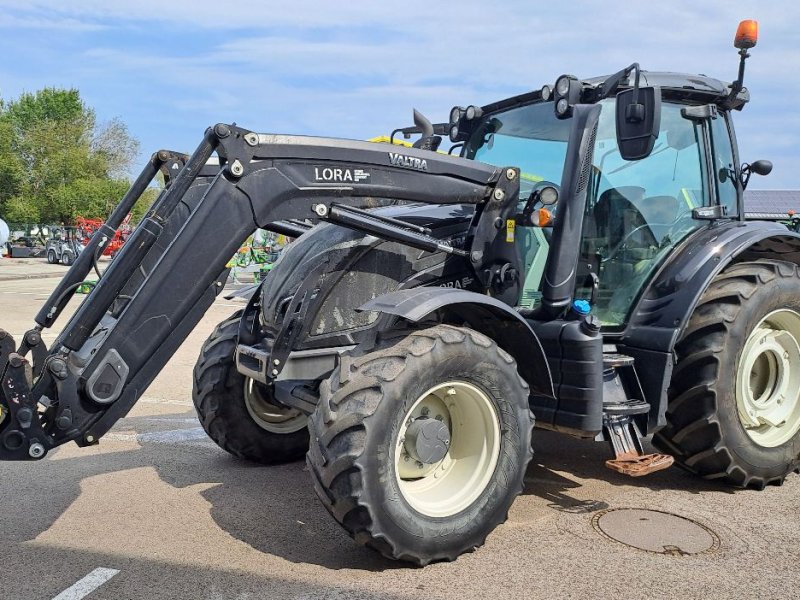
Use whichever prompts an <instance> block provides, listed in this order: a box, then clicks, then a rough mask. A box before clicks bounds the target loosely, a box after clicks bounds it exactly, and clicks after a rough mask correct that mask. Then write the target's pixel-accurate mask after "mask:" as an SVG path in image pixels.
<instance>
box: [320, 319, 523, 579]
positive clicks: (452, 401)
mask: <svg viewBox="0 0 800 600" xmlns="http://www.w3.org/2000/svg"><path fill="white" fill-rule="evenodd" d="M320 392H321V394H320V404H319V406H318V408H317V410H316V412H315V413H314V414H313V415H312V417H311V422H310V429H311V433H312V440H313V441H312V443H311V447H310V449H309V453H308V458H307V462H308V465H309V470H310V471H311V473H312V476H313V478H314V483H315V490H316V492H317V495H318V496H319V498H320V500H322V502H323V504H324V505H325V507H326V508H327V509H328V511H329V512H330V513H331V515H333V517H334V519H336V520H337V521H338V522H339V524H341V525H342V526H343V527H344V528H345V530H347V532H348V533H349V534H350V535H351V536H352V537H353V538H354V539H355V540H356V541H357V542H359V543H361V544H365V545H367V546H370V547H371V548H373V549H375V550H377V551H378V552H380V553H381V554H383V555H384V556H387V557H389V558H393V559H399V560H405V561H409V562H413V563H416V564H419V565H424V564H427V563H429V562H432V561H437V560H454V559H455V558H456V557H458V556H459V555H460V554H462V553H464V552H467V551H470V550H472V549H474V548H475V547H477V546H480V545H482V544H483V542H484V540H485V539H486V536H487V535H488V534H489V533H490V532H491V531H492V530H493V529H494V528H495V527H496V526H497V525H499V524H500V523H502V522H503V521H505V520H506V518H507V516H508V509H509V507H510V506H511V503H512V502H513V501H514V498H516V496H517V495H518V494H519V493H520V492H521V491H522V485H523V478H524V475H525V469H526V467H527V465H528V462H529V461H530V459H531V443H530V441H531V429H532V427H533V415H532V413H531V412H530V409H529V408H528V385H527V384H526V382H525V381H524V380H523V379H522V378H521V377H520V376H519V374H518V373H517V368H516V363H515V362H514V360H513V359H512V358H511V356H509V355H508V354H507V353H506V352H504V351H503V350H502V349H500V348H498V346H497V345H496V344H495V343H494V342H493V341H492V340H491V339H489V338H488V337H486V336H484V335H482V334H480V333H478V332H476V331H473V330H471V329H466V328H461V327H452V326H449V325H438V326H435V327H431V328H429V329H423V330H418V331H413V332H410V333H406V334H400V333H398V334H397V336H396V337H391V338H388V339H387V338H384V339H383V341H381V343H380V344H378V346H377V347H376V348H375V349H373V350H371V351H369V352H360V351H358V350H356V351H355V353H354V354H353V355H352V356H346V357H343V359H342V361H341V364H340V365H339V367H338V368H337V369H336V370H334V372H333V373H332V374H331V377H330V378H329V379H328V380H326V381H324V382H323V383H322V386H321V390H320Z"/></svg>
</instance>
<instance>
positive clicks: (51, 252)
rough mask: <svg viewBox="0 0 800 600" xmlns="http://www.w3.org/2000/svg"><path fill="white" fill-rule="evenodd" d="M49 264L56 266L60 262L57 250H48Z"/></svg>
mask: <svg viewBox="0 0 800 600" xmlns="http://www.w3.org/2000/svg"><path fill="white" fill-rule="evenodd" d="M47 262H48V263H50V264H51V265H54V264H56V263H57V262H58V258H57V257H56V251H55V250H48V251H47Z"/></svg>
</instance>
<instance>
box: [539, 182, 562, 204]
mask: <svg viewBox="0 0 800 600" xmlns="http://www.w3.org/2000/svg"><path fill="white" fill-rule="evenodd" d="M539 202H541V203H542V204H544V205H545V206H550V205H552V204H555V203H556V202H558V190H557V189H556V188H554V187H553V186H551V185H548V186H546V187H543V188H542V189H541V190H539Z"/></svg>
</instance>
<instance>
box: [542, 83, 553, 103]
mask: <svg viewBox="0 0 800 600" xmlns="http://www.w3.org/2000/svg"><path fill="white" fill-rule="evenodd" d="M541 95H542V102H547V101H548V100H550V96H552V95H553V88H551V87H550V86H549V85H545V86H542V91H541Z"/></svg>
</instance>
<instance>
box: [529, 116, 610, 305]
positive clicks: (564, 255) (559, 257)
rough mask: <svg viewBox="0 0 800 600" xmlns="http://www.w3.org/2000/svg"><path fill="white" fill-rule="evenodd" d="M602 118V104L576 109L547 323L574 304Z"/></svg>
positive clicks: (545, 300)
mask: <svg viewBox="0 0 800 600" xmlns="http://www.w3.org/2000/svg"><path fill="white" fill-rule="evenodd" d="M599 118H600V105H599V104H592V105H587V104H576V105H575V107H574V110H573V117H572V119H573V123H572V130H571V131H570V134H569V144H568V145H567V159H566V162H565V164H564V174H563V176H562V178H561V194H562V199H561V201H560V202H559V203H558V213H557V214H556V222H555V225H554V227H553V241H552V244H551V245H550V260H549V261H548V262H547V271H545V279H544V285H543V286H542V306H541V310H540V312H541V313H543V315H542V316H544V317H545V318H546V319H555V318H558V317H559V316H561V315H562V314H563V313H564V312H565V311H566V310H567V309H568V308H569V306H570V304H571V303H572V298H573V294H574V291H575V276H576V271H577V268H578V257H579V256H580V251H581V233H582V230H583V213H584V212H585V210H586V189H587V187H588V186H589V179H590V176H591V169H592V157H593V154H594V141H595V136H596V135H597V122H598V119H599ZM537 317H538V315H537Z"/></svg>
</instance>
